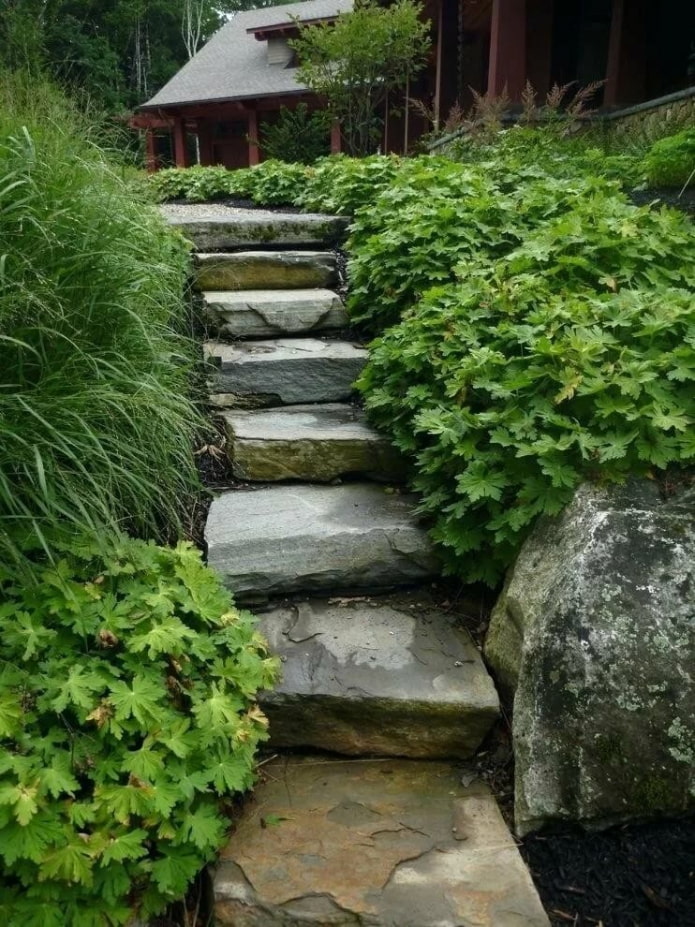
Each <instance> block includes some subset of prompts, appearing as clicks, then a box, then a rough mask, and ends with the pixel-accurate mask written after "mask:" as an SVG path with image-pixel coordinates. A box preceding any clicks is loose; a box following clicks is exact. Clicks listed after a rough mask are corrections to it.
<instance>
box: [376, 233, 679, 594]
mask: <svg viewBox="0 0 695 927" xmlns="http://www.w3.org/2000/svg"><path fill="white" fill-rule="evenodd" d="M694 242H695V235H692V233H691V239H690V256H691V258H692V246H693V243H694ZM670 244H671V243H670V242H668V241H665V242H664V247H665V249H666V248H668V247H669V246H670ZM528 247H529V249H531V250H532V251H533V249H534V248H535V244H534V243H529V245H528ZM653 256H654V251H653V250H652V253H651V255H649V254H645V262H646V261H647V260H648V259H649V257H653ZM537 260H539V257H538V256H534V257H531V258H529V262H528V263H533V262H535V261H537ZM560 260H561V258H560V257H558V258H557V261H560ZM519 262H520V258H519V257H517V258H511V259H510V260H509V261H508V262H506V266H504V264H501V265H500V268H499V273H498V272H492V273H490V274H489V275H485V276H483V275H481V276H476V275H471V277H470V278H469V279H468V280H467V281H466V282H464V283H461V284H451V285H449V286H446V287H442V288H437V289H434V290H432V291H431V293H430V294H429V295H428V296H427V297H426V298H425V299H424V300H423V301H422V302H420V303H419V304H418V305H417V306H416V307H414V308H413V309H412V310H411V311H410V312H409V313H407V314H406V316H405V317H404V319H403V321H402V322H401V323H400V324H399V325H396V326H394V327H393V328H391V329H389V330H388V331H387V332H386V333H385V334H384V335H383V336H382V337H381V338H380V339H378V340H377V341H376V342H374V343H373V344H372V346H371V350H370V360H369V364H368V366H367V368H366V369H365V372H364V373H363V375H362V378H361V380H360V381H359V386H360V388H361V389H362V390H363V391H364V392H365V394H366V401H367V408H368V410H369V413H370V417H371V419H372V420H373V421H374V422H375V423H376V424H377V425H378V426H379V427H381V428H382V429H383V430H384V431H385V432H386V433H388V434H390V435H391V437H392V438H393V439H394V440H395V443H396V444H397V446H398V447H400V448H401V449H402V450H403V451H405V452H406V453H408V454H409V455H411V457H412V458H413V459H414V462H415V471H416V476H415V478H414V488H415V489H416V490H417V491H418V492H419V493H420V494H421V496H422V511H423V512H425V513H427V514H428V515H429V516H431V518H432V520H433V525H434V526H433V531H432V536H433V538H434V539H435V541H437V542H438V543H439V545H440V547H441V549H442V552H443V553H444V555H445V562H446V565H447V568H448V571H449V572H450V573H453V574H456V575H458V576H460V577H462V578H463V579H465V580H467V581H471V582H472V581H477V580H483V581H485V582H486V583H489V584H490V585H494V584H495V583H496V582H497V581H498V580H499V579H500V577H501V576H502V574H503V571H504V570H505V569H506V568H507V567H508V566H509V564H510V563H511V562H512V560H513V557H514V555H515V554H516V552H517V550H518V548H519V546H520V544H521V542H522V541H523V539H524V537H525V536H526V534H527V533H528V530H529V528H530V526H531V524H532V523H533V521H534V520H535V519H536V517H537V516H538V515H540V514H542V513H545V514H555V513H557V512H559V511H560V510H561V509H562V507H563V506H564V505H565V504H566V503H567V502H568V501H569V500H570V498H571V497H572V494H573V491H574V489H575V487H576V486H577V485H578V483H579V482H580V481H581V480H582V479H585V478H592V479H603V480H606V479H611V480H615V479H618V480H620V479H624V478H625V477H626V476H627V475H628V474H641V475H649V474H651V473H652V472H653V470H654V468H662V467H666V466H667V465H669V464H670V463H674V462H691V463H692V461H693V459H694V458H695V440H694V438H695V432H694V430H693V424H695V389H694V388H693V382H694V381H695V300H694V299H693V294H692V292H688V291H686V290H683V289H680V290H676V289H669V288H667V287H666V286H660V287H657V288H654V289H647V288H645V289H643V290H631V289H629V288H627V287H626V288H625V289H619V290H618V292H613V290H614V289H615V288H616V287H617V284H616V283H615V278H612V279H611V280H607V281H606V283H605V285H604V287H603V290H602V291H600V289H599V288H598V287H597V289H596V290H595V291H594V290H592V289H590V288H589V287H584V286H583V285H582V284H581V283H578V284H577V285H576V286H571V285H568V283H567V280H566V277H565V274H564V272H563V271H562V270H561V266H562V265H561V264H559V263H557V262H555V261H552V260H548V266H547V269H546V271H545V273H543V272H541V273H539V272H537V271H536V272H534V271H533V270H530V269H526V268H525V267H523V266H520V267H519V270H518V272H516V273H511V274H509V275H507V276H505V273H506V272H507V271H508V268H509V267H513V266H514V265H515V264H516V265H517V266H519ZM686 266H687V265H686ZM691 266H692V265H691ZM527 267H528V264H527ZM555 270H558V271H560V273H559V275H558V276H554V271H555ZM580 270H581V272H582V273H585V272H586V268H584V267H583V266H582V265H580ZM644 271H645V268H643V273H642V276H643V277H644V275H645V274H644ZM616 275H618V271H617V270H616ZM628 286H629V284H628Z"/></svg>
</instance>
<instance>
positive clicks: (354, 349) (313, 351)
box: [205, 338, 367, 407]
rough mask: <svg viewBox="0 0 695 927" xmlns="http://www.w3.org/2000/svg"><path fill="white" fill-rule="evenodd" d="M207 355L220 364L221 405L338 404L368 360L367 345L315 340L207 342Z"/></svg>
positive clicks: (216, 381)
mask: <svg viewBox="0 0 695 927" xmlns="http://www.w3.org/2000/svg"><path fill="white" fill-rule="evenodd" d="M205 354H206V357H207V358H208V360H209V361H210V362H211V363H212V364H214V365H216V366H217V368H218V369H217V371H216V373H215V375H214V377H213V380H212V383H211V389H210V392H211V393H212V394H214V395H213V402H214V403H215V405H219V406H224V405H229V406H246V407H248V406H272V405H296V404H301V403H305V402H340V401H341V400H344V399H349V398H350V396H351V395H352V393H353V384H354V382H355V380H356V379H357V377H358V376H359V375H360V373H361V372H362V368H363V367H364V365H365V364H366V363H367V351H366V349H365V348H362V347H358V346H356V345H354V344H350V343H349V342H346V341H321V340H319V339H317V338H279V339H275V340H273V341H245V342H242V343H239V344H227V343H225V342H221V341H216V342H208V343H207V344H206V345H205Z"/></svg>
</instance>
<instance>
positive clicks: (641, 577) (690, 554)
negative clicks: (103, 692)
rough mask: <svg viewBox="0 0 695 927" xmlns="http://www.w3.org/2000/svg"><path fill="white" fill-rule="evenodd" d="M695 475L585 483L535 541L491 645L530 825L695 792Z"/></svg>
mask: <svg viewBox="0 0 695 927" xmlns="http://www.w3.org/2000/svg"><path fill="white" fill-rule="evenodd" d="M694 514H695V486H692V485H690V486H688V485H680V486H679V487H678V488H676V489H674V490H672V491H671V493H670V494H669V495H667V496H666V497H662V495H661V494H660V491H659V487H658V486H657V485H656V484H655V483H652V482H648V481H646V480H645V481H640V482H637V481H635V482H632V483H629V484H627V485H626V486H623V487H611V488H608V489H603V490H602V489H597V488H594V487H592V486H588V485H585V486H582V487H581V488H580V489H579V490H578V491H577V493H576V495H575V498H574V500H573V502H572V503H571V505H570V506H568V508H567V509H566V510H565V512H564V513H563V514H562V515H560V516H559V517H557V518H555V519H552V520H551V519H548V520H544V521H542V522H541V523H540V524H539V525H538V526H537V528H536V529H535V530H534V532H533V533H532V535H531V536H530V537H529V539H528V540H527V542H526V543H525V545H524V547H523V549H522V551H521V553H520V555H519V558H518V560H517V562H516V564H515V566H514V568H513V569H512V571H511V573H510V576H509V577H508V580H507V583H506V586H505V589H504V591H503V593H502V596H501V598H500V601H499V602H498V604H497V605H496V607H495V610H494V612H493V617H492V622H491V626H490V631H489V634H488V639H487V642H486V647H485V653H486V656H487V659H488V661H489V663H490V664H491V666H492V668H493V669H494V670H495V671H496V673H497V676H498V681H499V682H500V684H501V686H502V688H503V690H504V689H507V691H508V692H514V693H515V697H514V744H515V751H516V799H515V815H516V827H517V830H518V832H519V833H520V834H525V833H528V832H529V831H532V830H535V829H537V828H539V827H540V826H542V825H544V824H546V823H549V822H552V821H562V820H564V821H576V822H579V823H581V824H582V825H584V826H586V827H604V826H608V825H610V824H613V823H616V822H620V821H625V820H627V819H630V818H638V817H647V816H652V815H655V814H659V813H664V814H673V813H679V812H683V811H685V810H686V809H688V808H689V807H692V806H693V804H695V521H694V519H693V515H694Z"/></svg>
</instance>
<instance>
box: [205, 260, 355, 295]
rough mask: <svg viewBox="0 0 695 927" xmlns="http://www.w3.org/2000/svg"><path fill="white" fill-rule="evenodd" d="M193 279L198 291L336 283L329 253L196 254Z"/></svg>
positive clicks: (264, 288)
mask: <svg viewBox="0 0 695 927" xmlns="http://www.w3.org/2000/svg"><path fill="white" fill-rule="evenodd" d="M194 274H195V279H196V283H197V285H198V287H199V288H200V289H201V290H206V291H208V290H293V289H299V290H304V289H315V288H318V289H323V288H326V287H329V288H330V287H332V286H334V285H335V284H336V283H337V282H338V273H337V268H336V258H335V254H333V252H330V251H240V252H237V253H233V254H198V255H196V258H195V267H194Z"/></svg>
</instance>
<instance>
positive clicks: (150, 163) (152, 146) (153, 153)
mask: <svg viewBox="0 0 695 927" xmlns="http://www.w3.org/2000/svg"><path fill="white" fill-rule="evenodd" d="M145 169H146V170H147V171H148V173H150V174H151V173H153V172H154V171H156V170H157V148H156V141H155V135H154V131H153V129H150V128H147V129H145Z"/></svg>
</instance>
